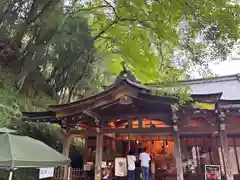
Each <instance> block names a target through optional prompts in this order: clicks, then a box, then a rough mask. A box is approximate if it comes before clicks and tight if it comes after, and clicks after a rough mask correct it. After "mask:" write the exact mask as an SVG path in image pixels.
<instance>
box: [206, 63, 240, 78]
mask: <svg viewBox="0 0 240 180" xmlns="http://www.w3.org/2000/svg"><path fill="white" fill-rule="evenodd" d="M209 67H210V69H211V70H212V71H213V73H214V74H218V75H222V76H224V75H232V74H238V73H240V60H227V61H223V62H220V63H218V64H215V63H211V64H210V65H209Z"/></svg>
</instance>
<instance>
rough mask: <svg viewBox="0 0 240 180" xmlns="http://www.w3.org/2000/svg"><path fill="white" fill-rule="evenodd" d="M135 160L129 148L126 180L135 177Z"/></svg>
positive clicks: (131, 179)
mask: <svg viewBox="0 0 240 180" xmlns="http://www.w3.org/2000/svg"><path fill="white" fill-rule="evenodd" d="M135 162H136V156H135V155H134V151H133V150H132V149H130V151H129V153H128V155H127V163H128V180H134V178H135V169H136V166H135Z"/></svg>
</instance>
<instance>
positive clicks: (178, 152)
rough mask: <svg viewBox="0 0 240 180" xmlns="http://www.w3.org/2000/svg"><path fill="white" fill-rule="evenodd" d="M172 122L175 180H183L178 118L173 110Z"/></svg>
mask: <svg viewBox="0 0 240 180" xmlns="http://www.w3.org/2000/svg"><path fill="white" fill-rule="evenodd" d="M172 120H173V140H174V154H175V161H176V169H177V180H184V179H183V165H182V154H181V145H180V137H179V133H178V125H177V121H178V117H177V115H176V112H175V111H174V110H173V117H172Z"/></svg>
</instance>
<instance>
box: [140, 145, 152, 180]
mask: <svg viewBox="0 0 240 180" xmlns="http://www.w3.org/2000/svg"><path fill="white" fill-rule="evenodd" d="M146 150H147V149H146V148H144V149H143V152H142V153H140V156H139V160H140V161H141V167H142V179H143V180H148V176H149V162H150V160H151V158H150V155H149V154H148V153H147V152H146Z"/></svg>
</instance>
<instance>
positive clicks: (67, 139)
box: [62, 134, 72, 179]
mask: <svg viewBox="0 0 240 180" xmlns="http://www.w3.org/2000/svg"><path fill="white" fill-rule="evenodd" d="M71 141H72V136H71V135H68V134H64V136H63V143H62V144H63V147H62V154H63V155H65V156H67V157H69V152H70V146H71ZM68 170H69V168H68V166H64V171H63V178H64V179H67V178H68V174H69V173H70V172H68Z"/></svg>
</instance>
